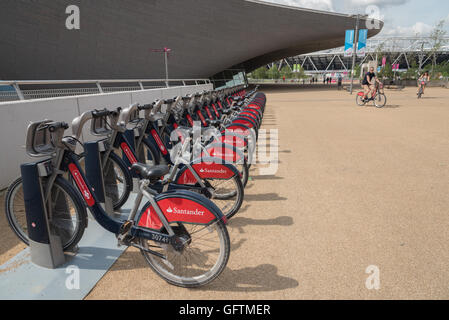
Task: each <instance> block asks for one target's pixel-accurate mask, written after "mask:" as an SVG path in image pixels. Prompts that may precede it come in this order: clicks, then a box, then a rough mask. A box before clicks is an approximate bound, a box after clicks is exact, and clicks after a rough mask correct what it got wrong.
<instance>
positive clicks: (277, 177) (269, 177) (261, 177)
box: [251, 161, 285, 180]
mask: <svg viewBox="0 0 449 320" xmlns="http://www.w3.org/2000/svg"><path fill="white" fill-rule="evenodd" d="M278 163H281V162H280V161H279V162H278ZM251 178H252V179H253V180H284V179H285V178H284V177H279V176H262V175H260V176H254V177H251Z"/></svg>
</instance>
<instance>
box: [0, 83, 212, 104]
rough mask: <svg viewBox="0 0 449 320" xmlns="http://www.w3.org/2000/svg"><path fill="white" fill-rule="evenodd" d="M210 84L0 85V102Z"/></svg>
mask: <svg viewBox="0 0 449 320" xmlns="http://www.w3.org/2000/svg"><path fill="white" fill-rule="evenodd" d="M210 83H211V81H210V80H209V79H169V80H166V79H126V80H123V79H115V80H30V81H0V102H7V101H16V100H31V99H44V98H56V97H67V96H78V95H89V94H105V93H112V92H124V91H139V90H149V89H157V88H169V87H174V86H188V85H200V84H210Z"/></svg>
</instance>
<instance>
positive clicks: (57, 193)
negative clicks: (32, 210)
mask: <svg viewBox="0 0 449 320" xmlns="http://www.w3.org/2000/svg"><path fill="white" fill-rule="evenodd" d="M43 187H44V188H43V189H44V190H45V181H44V182H43ZM49 202H50V204H51V218H50V226H51V227H53V229H54V230H55V231H56V234H58V235H59V236H60V237H61V242H62V247H63V249H64V250H69V249H71V248H73V247H75V246H76V245H77V244H78V242H79V241H80V239H81V237H82V236H83V234H84V229H85V228H86V226H87V212H86V208H85V206H84V205H83V203H82V200H81V199H80V197H79V195H78V193H76V191H75V190H74V188H73V187H72V185H71V184H70V183H68V182H67V180H65V179H63V178H61V177H58V178H57V179H56V180H55V182H54V184H53V186H52V189H51V192H50V199H49ZM5 213H6V218H7V220H8V223H9V225H10V227H11V229H12V230H13V231H14V233H15V234H16V235H17V237H19V239H20V240H22V241H23V242H24V243H25V244H26V245H29V243H30V239H29V237H28V226H27V220H26V211H25V201H24V197H23V185H22V178H18V179H17V180H16V181H14V182H13V183H12V184H11V186H10V187H9V189H8V191H7V192H6V197H5Z"/></svg>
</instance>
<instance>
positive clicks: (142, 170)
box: [131, 163, 170, 181]
mask: <svg viewBox="0 0 449 320" xmlns="http://www.w3.org/2000/svg"><path fill="white" fill-rule="evenodd" d="M131 172H132V173H135V174H137V175H139V176H141V177H142V178H143V179H148V180H150V181H154V180H158V179H160V178H162V177H164V176H165V175H166V174H167V173H169V172H170V168H169V167H168V166H165V165H159V166H149V165H146V164H143V163H135V164H133V165H132V166H131Z"/></svg>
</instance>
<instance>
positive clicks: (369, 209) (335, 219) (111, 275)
mask: <svg viewBox="0 0 449 320" xmlns="http://www.w3.org/2000/svg"><path fill="white" fill-rule="evenodd" d="M262 90H265V92H267V98H268V104H267V108H266V115H265V119H264V127H265V128H266V129H270V128H276V129H279V151H280V154H279V159H280V163H279V171H278V173H277V174H276V175H274V176H260V175H259V172H258V168H257V166H255V167H254V168H252V172H251V174H252V176H253V180H252V181H250V183H249V185H248V188H247V189H246V201H245V203H244V205H243V209H242V211H241V212H240V213H239V214H238V215H237V216H236V217H235V218H234V219H232V220H231V221H230V222H229V231H230V236H231V240H232V253H231V257H230V260H229V264H228V266H227V268H226V270H225V271H224V273H223V274H222V276H221V277H220V278H219V279H218V280H217V281H215V282H213V283H212V284H211V285H209V286H207V287H204V288H200V289H195V290H186V289H181V288H177V287H173V286H170V285H167V284H166V283H165V282H164V281H163V280H161V279H160V278H159V277H158V276H156V275H155V274H154V273H153V272H152V271H151V269H150V268H149V267H147V265H146V263H145V261H144V259H143V257H142V256H141V254H140V252H139V251H137V250H135V249H128V250H127V252H126V253H125V254H123V255H122V256H121V258H120V259H119V260H118V261H117V262H116V263H115V265H114V266H113V267H112V269H111V270H110V271H109V272H108V273H107V274H106V275H105V277H104V278H103V279H102V280H101V281H100V282H99V283H98V284H97V286H96V287H95V288H94V289H93V290H92V291H91V293H90V294H89V295H88V297H87V299H225V300H227V299H378V298H380V299H392V298H397V299H431V298H432V299H448V298H449V269H448V265H449V250H448V243H449V228H448V226H449V214H448V210H449V209H448V208H449V192H448V190H449V104H448V101H449V90H446V89H436V88H431V89H429V91H428V95H427V96H426V97H424V99H422V100H420V101H418V100H417V99H416V95H415V89H411V88H410V89H405V90H403V91H387V92H386V94H387V96H388V105H387V107H386V108H384V109H376V108H374V107H367V108H361V107H358V106H356V104H355V97H351V96H349V95H348V93H347V92H343V91H340V92H337V91H336V90H332V91H331V90H327V91H325V90H324V91H323V90H321V89H309V90H307V89H301V90H298V89H292V88H282V87H281V88H279V87H278V88H275V87H271V88H265V89H262ZM4 224H5V220H4V219H3V217H0V230H1V231H2V232H1V233H0V234H1V235H0V239H1V241H0V262H1V259H5V258H4V257H5V255H6V256H8V255H9V254H11V250H15V249H14V244H17V242H14V241H15V240H14V238H13V236H11V235H10V233H9V231H5V229H6V227H4ZM5 242H6V243H7V244H8V246H9V247H5V246H4V245H3V243H5ZM11 246H12V248H13V249H11ZM19 246H20V245H19ZM8 252H9V253H8ZM370 265H375V266H377V267H378V268H379V270H380V290H378V291H376V290H368V289H367V288H366V287H365V282H366V279H367V277H368V274H366V273H365V270H366V268H367V267H368V266H370Z"/></svg>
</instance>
